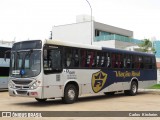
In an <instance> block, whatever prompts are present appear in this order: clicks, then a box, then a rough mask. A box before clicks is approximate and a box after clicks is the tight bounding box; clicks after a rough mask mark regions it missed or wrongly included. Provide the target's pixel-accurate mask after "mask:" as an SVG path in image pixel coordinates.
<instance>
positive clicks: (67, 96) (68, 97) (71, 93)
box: [62, 84, 78, 104]
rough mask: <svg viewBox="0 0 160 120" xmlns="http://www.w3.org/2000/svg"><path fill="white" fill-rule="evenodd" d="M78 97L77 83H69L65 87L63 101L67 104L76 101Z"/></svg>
mask: <svg viewBox="0 0 160 120" xmlns="http://www.w3.org/2000/svg"><path fill="white" fill-rule="evenodd" d="M77 98H78V91H77V88H76V86H75V85H73V84H68V85H67V86H66V87H65V91H64V97H63V98H62V100H63V102H64V103H66V104H71V103H74V102H75V101H76V100H77Z"/></svg>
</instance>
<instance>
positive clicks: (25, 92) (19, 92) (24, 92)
mask: <svg viewBox="0 0 160 120" xmlns="http://www.w3.org/2000/svg"><path fill="white" fill-rule="evenodd" d="M17 93H18V94H21V95H26V94H27V91H17Z"/></svg>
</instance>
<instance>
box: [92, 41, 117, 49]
mask: <svg viewBox="0 0 160 120" xmlns="http://www.w3.org/2000/svg"><path fill="white" fill-rule="evenodd" d="M93 45H97V46H102V47H109V48H115V40H108V41H98V42H93Z"/></svg>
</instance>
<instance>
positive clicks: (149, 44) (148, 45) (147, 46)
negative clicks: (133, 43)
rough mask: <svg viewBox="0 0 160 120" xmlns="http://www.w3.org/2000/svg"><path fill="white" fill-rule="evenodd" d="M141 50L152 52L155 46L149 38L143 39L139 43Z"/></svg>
mask: <svg viewBox="0 0 160 120" xmlns="http://www.w3.org/2000/svg"><path fill="white" fill-rule="evenodd" d="M139 47H140V51H141V52H153V53H155V48H154V47H153V45H152V42H151V41H150V40H149V39H144V40H143V42H142V43H141V44H139Z"/></svg>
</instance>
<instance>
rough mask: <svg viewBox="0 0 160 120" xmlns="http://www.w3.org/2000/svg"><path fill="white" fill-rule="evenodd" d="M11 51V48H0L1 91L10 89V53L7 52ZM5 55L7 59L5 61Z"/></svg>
mask: <svg viewBox="0 0 160 120" xmlns="http://www.w3.org/2000/svg"><path fill="white" fill-rule="evenodd" d="M10 50H11V47H8V46H4V45H3V46H0V89H6V88H8V78H9V63H10V52H7V51H10ZM5 53H6V54H5ZM5 55H6V59H5V60H4V56H5Z"/></svg>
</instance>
